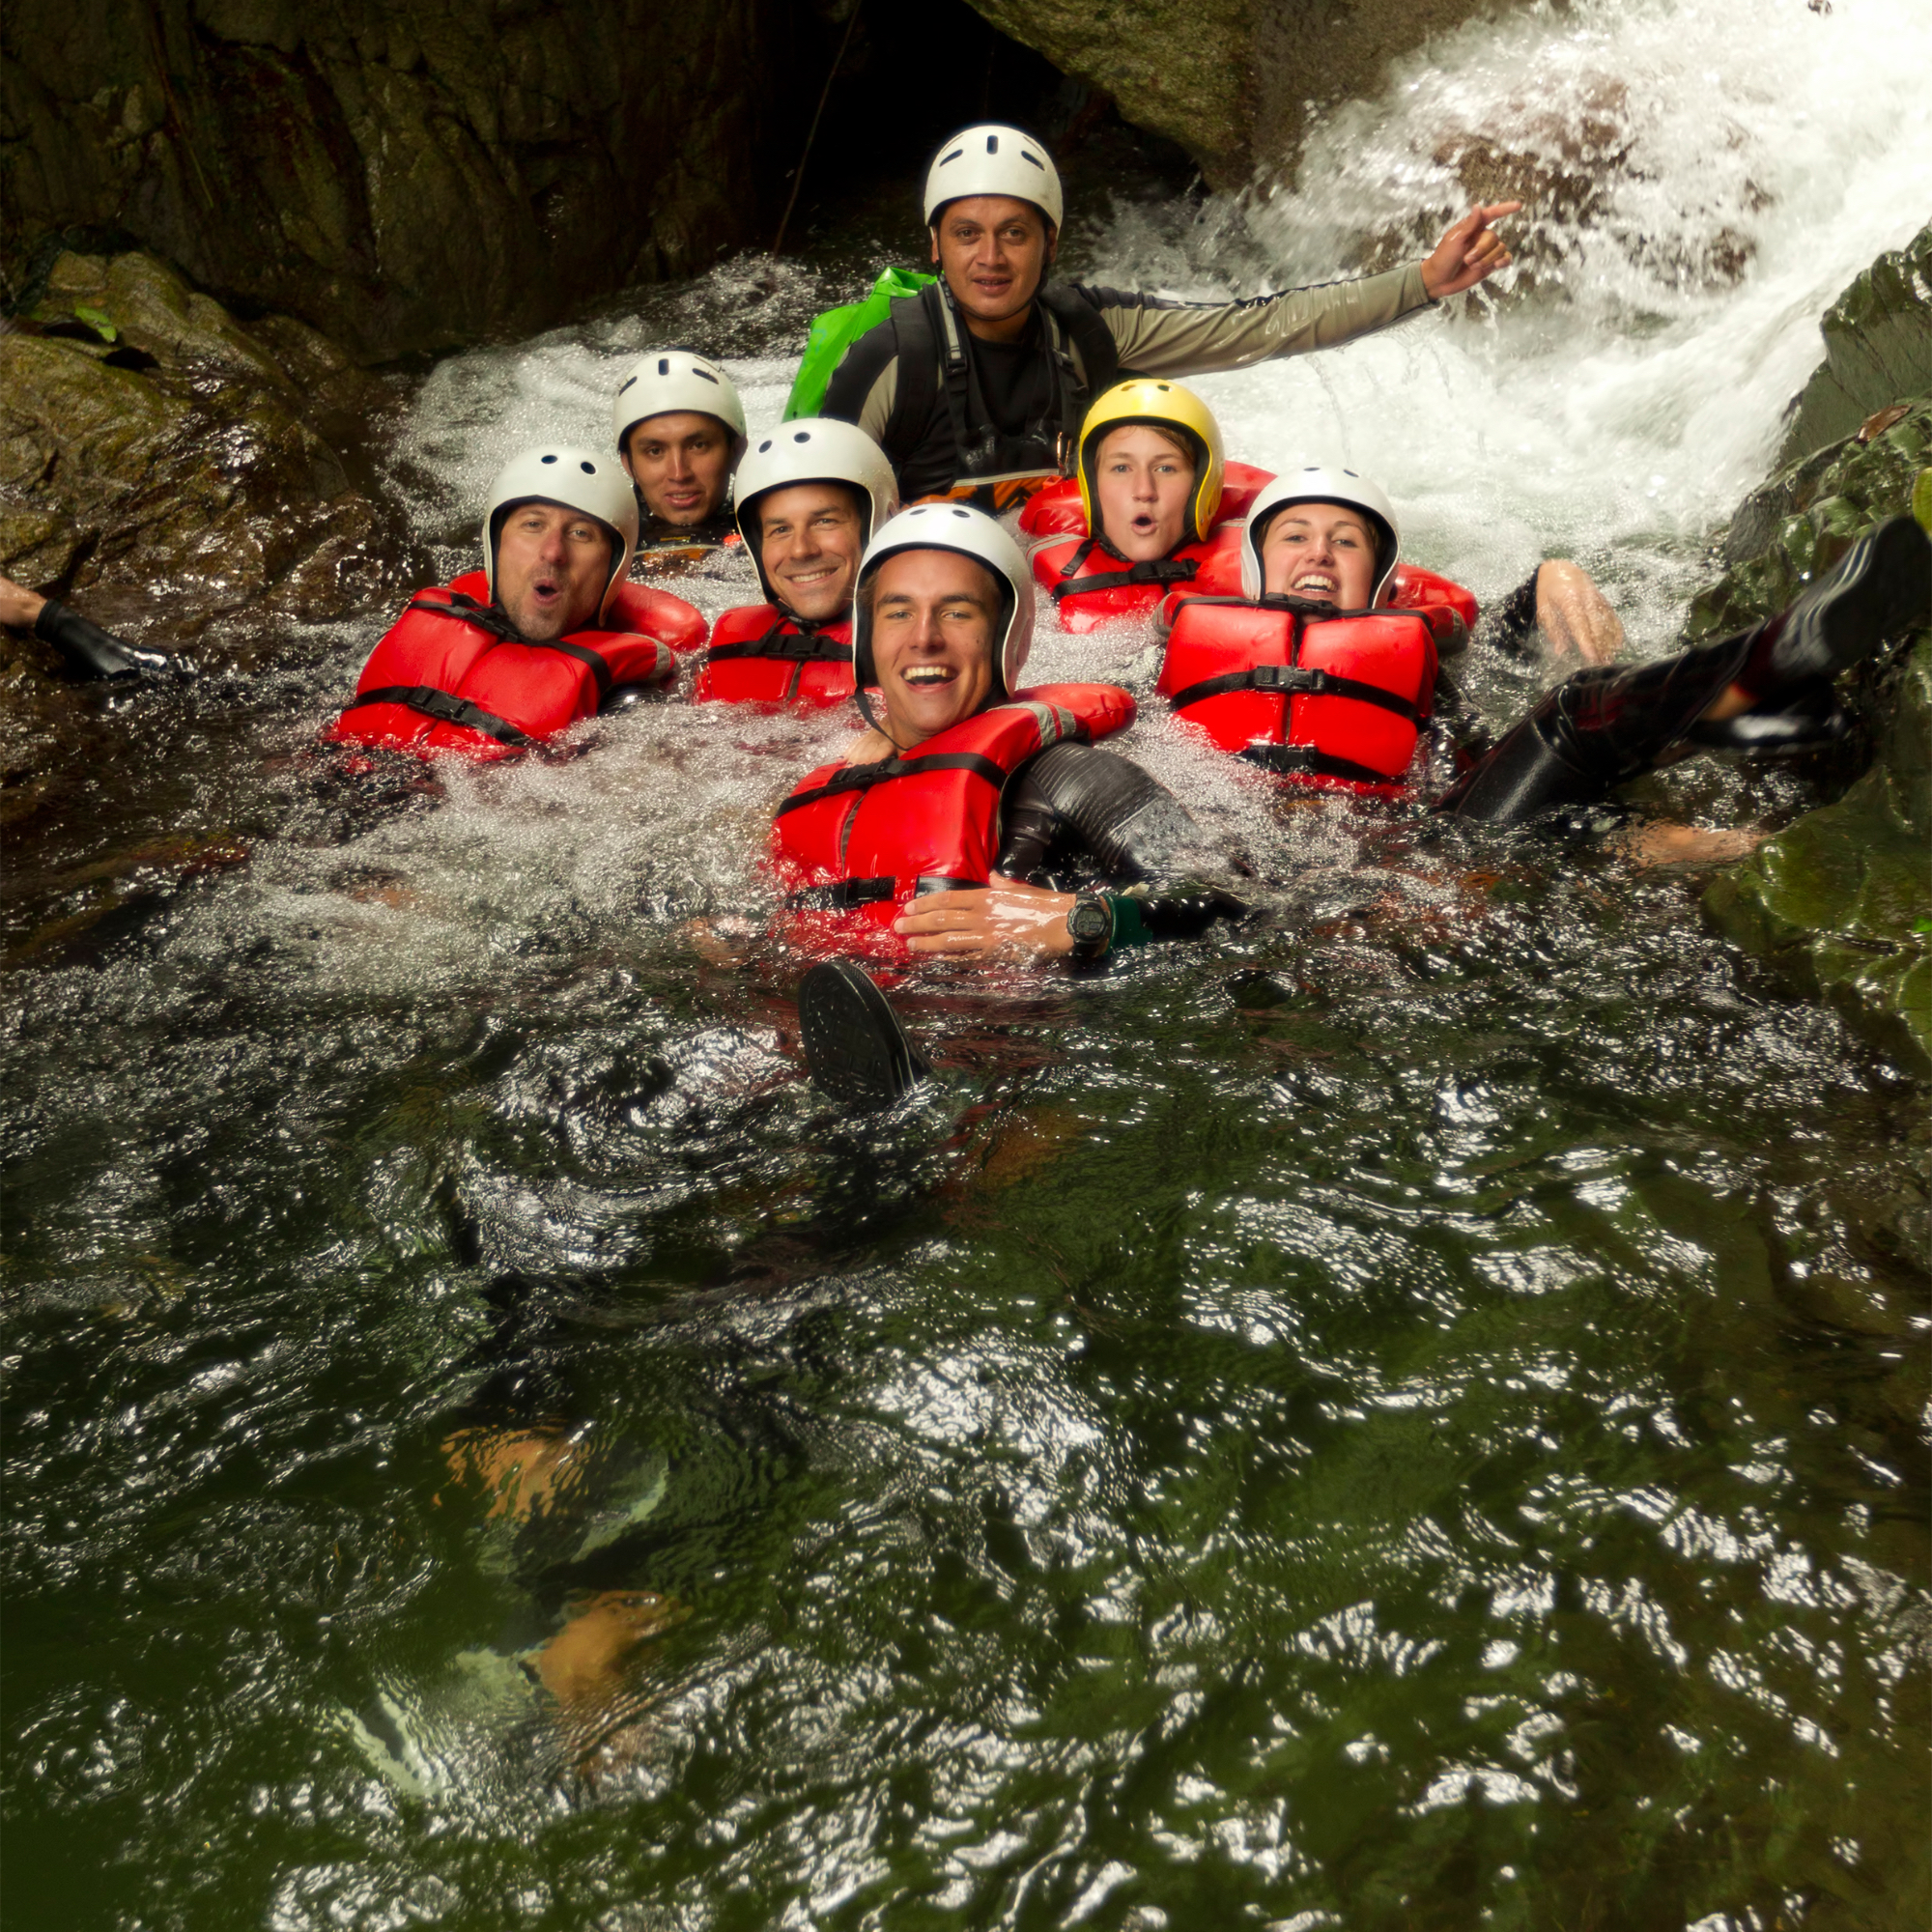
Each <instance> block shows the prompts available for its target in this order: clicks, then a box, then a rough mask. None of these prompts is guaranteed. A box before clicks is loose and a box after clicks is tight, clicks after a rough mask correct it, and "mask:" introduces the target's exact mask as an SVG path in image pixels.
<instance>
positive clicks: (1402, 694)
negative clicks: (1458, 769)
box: [1155, 597, 1435, 797]
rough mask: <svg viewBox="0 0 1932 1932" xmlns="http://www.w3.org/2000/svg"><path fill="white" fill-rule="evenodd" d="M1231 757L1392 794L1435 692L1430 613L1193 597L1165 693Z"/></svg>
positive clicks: (1312, 779)
mask: <svg viewBox="0 0 1932 1932" xmlns="http://www.w3.org/2000/svg"><path fill="white" fill-rule="evenodd" d="M1155 689H1157V690H1158V691H1159V692H1161V694H1162V695H1163V696H1165V697H1166V698H1167V700H1168V701H1169V703H1171V704H1172V705H1173V706H1174V708H1175V710H1177V711H1178V712H1179V713H1181V715H1182V716H1183V717H1185V718H1187V719H1188V720H1189V721H1190V722H1191V723H1193V724H1196V725H1201V726H1202V727H1203V728H1204V729H1205V730H1206V731H1207V733H1208V736H1209V737H1210V738H1212V739H1213V741H1214V742H1215V744H1217V745H1219V746H1220V747H1221V748H1222V749H1223V750H1224V751H1229V752H1233V753H1236V755H1237V756H1239V757H1244V758H1249V759H1252V760H1253V761H1254V762H1255V763H1256V764H1259V765H1262V766H1264V767H1265V768H1266V769H1267V770H1268V771H1271V772H1278V773H1281V774H1283V775H1285V776H1287V777H1291V778H1293V779H1295V780H1296V781H1299V782H1301V783H1304V784H1314V785H1322V786H1327V785H1340V786H1345V787H1347V788H1348V789H1350V790H1351V791H1358V792H1371V793H1378V794H1380V795H1382V796H1385V797H1392V796H1394V795H1395V794H1396V793H1397V792H1399V791H1400V790H1401V789H1402V785H1403V781H1404V778H1405V775H1406V773H1407V771H1408V767H1409V762H1410V760H1411V759H1412V758H1413V757H1414V755H1415V745H1416V739H1417V737H1418V735H1419V734H1420V731H1421V727H1422V725H1423V724H1424V723H1425V722H1426V720H1427V719H1428V717H1429V715H1430V708H1431V705H1432V703H1433V701H1434V698H1435V631H1434V629H1433V627H1432V626H1431V624H1430V622H1429V619H1428V618H1427V617H1426V616H1425V615H1423V614H1422V613H1421V612H1419V611H1397V610H1392V609H1389V608H1388V607H1386V606H1384V607H1381V608H1379V609H1377V610H1374V611H1350V612H1347V613H1345V614H1343V615H1341V616H1335V617H1323V616H1318V615H1315V614H1312V613H1311V612H1310V611H1309V607H1308V606H1306V605H1304V604H1301V603H1300V601H1299V600H1298V599H1296V600H1291V599H1287V598H1283V599H1280V600H1278V601H1276V602H1274V603H1272V604H1270V603H1267V602H1263V603H1258V604H1250V603H1245V602H1243V601H1242V600H1241V599H1240V598H1237V597H1231V598H1220V597H1183V598H1181V599H1179V601H1178V602H1177V604H1176V605H1175V606H1174V610H1173V628H1172V630H1171V631H1170V632H1169V634H1168V639H1167V652H1166V655H1165V657H1164V658H1163V660H1162V662H1161V668H1160V678H1159V680H1158V683H1157V684H1156V686H1155Z"/></svg>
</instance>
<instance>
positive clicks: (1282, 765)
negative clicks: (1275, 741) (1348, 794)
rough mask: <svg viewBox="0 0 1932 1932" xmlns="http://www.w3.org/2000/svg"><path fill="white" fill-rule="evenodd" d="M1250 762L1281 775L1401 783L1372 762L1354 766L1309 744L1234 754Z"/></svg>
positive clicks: (1254, 748)
mask: <svg viewBox="0 0 1932 1932" xmlns="http://www.w3.org/2000/svg"><path fill="white" fill-rule="evenodd" d="M1237 755H1238V756H1240V757H1243V758H1245V759H1246V760H1247V761H1248V763H1249V764H1251V765H1260V766H1261V768H1262V769H1263V770H1264V771H1268V772H1279V773H1281V774H1283V775H1284V776H1290V777H1293V776H1296V775H1300V774H1306V773H1312V774H1314V775H1315V776H1316V777H1318V778H1324V779H1347V780H1348V781H1349V782H1350V784H1370V785H1392V784H1400V783H1401V782H1402V781H1401V779H1399V778H1393V779H1392V778H1390V777H1389V775H1388V774H1387V773H1386V772H1378V771H1377V770H1376V769H1375V767H1374V766H1372V765H1358V764H1356V763H1355V761H1354V760H1353V759H1352V758H1337V757H1334V756H1332V755H1331V754H1330V753H1327V752H1318V751H1317V750H1316V749H1315V747H1314V746H1313V745H1249V746H1246V747H1244V748H1243V749H1242V750H1241V752H1239V753H1237Z"/></svg>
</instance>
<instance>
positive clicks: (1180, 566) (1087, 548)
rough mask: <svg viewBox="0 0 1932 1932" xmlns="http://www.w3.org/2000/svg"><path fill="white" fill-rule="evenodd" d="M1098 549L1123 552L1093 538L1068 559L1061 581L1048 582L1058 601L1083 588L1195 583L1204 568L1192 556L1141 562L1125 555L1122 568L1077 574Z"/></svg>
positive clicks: (1055, 599)
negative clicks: (1197, 573) (1197, 574)
mask: <svg viewBox="0 0 1932 1932" xmlns="http://www.w3.org/2000/svg"><path fill="white" fill-rule="evenodd" d="M1094 550H1104V551H1106V553H1107V554H1108V555H1109V556H1116V555H1119V553H1118V552H1116V551H1114V550H1112V549H1110V548H1109V547H1108V546H1107V545H1105V544H1103V543H1102V542H1101V541H1100V539H1099V538H1098V537H1089V538H1088V539H1087V541H1086V542H1085V543H1083V544H1082V545H1081V546H1080V548H1079V549H1078V550H1076V551H1075V552H1074V553H1073V554H1072V555H1071V556H1069V557H1068V558H1067V559H1066V562H1065V565H1064V566H1063V567H1062V569H1061V573H1060V578H1061V581H1060V582H1057V583H1050V584H1048V585H1047V588H1048V589H1049V590H1050V591H1051V592H1052V593H1053V601H1054V602H1055V603H1056V604H1058V603H1059V602H1060V600H1061V599H1062V598H1063V597H1076V596H1078V595H1079V594H1080V593H1081V592H1082V591H1083V590H1122V589H1125V588H1126V587H1127V586H1128V585H1129V584H1137V583H1156V584H1162V585H1165V584H1170V583H1191V582H1193V581H1194V574H1195V572H1196V571H1197V570H1198V569H1199V568H1200V565H1199V563H1198V561H1197V560H1196V559H1195V558H1193V557H1191V556H1160V557H1149V558H1146V559H1144V560H1143V561H1141V562H1139V563H1128V562H1127V560H1126V558H1125V557H1121V559H1120V561H1121V565H1122V567H1121V568H1120V569H1119V570H1096V571H1094V573H1092V575H1090V576H1087V577H1075V576H1074V575H1073V573H1074V572H1075V571H1076V570H1078V569H1079V568H1080V566H1081V565H1082V564H1084V563H1085V562H1086V561H1087V557H1088V554H1089V553H1091V552H1092V551H1094Z"/></svg>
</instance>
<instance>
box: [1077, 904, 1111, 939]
mask: <svg viewBox="0 0 1932 1932" xmlns="http://www.w3.org/2000/svg"><path fill="white" fill-rule="evenodd" d="M1110 923H1112V922H1111V921H1110V920H1109V919H1108V918H1107V908H1106V907H1105V906H1104V905H1103V904H1102V903H1101V902H1100V901H1099V900H1098V899H1095V898H1089V897H1088V896H1087V895H1085V894H1084V893H1083V894H1082V895H1080V897H1078V898H1077V899H1075V900H1074V901H1073V907H1072V910H1071V911H1070V912H1068V914H1067V915H1066V929H1067V931H1068V932H1070V933H1071V934H1072V935H1073V937H1074V938H1075V939H1104V938H1106V936H1107V927H1108V925H1109V924H1110Z"/></svg>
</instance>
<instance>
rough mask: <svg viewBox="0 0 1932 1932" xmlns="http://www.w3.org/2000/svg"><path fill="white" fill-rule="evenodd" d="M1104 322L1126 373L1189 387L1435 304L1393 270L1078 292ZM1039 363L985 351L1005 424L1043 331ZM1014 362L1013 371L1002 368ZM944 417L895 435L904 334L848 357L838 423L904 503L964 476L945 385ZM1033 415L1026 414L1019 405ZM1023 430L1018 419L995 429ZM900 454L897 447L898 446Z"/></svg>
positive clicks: (838, 391)
mask: <svg viewBox="0 0 1932 1932" xmlns="http://www.w3.org/2000/svg"><path fill="white" fill-rule="evenodd" d="M1068 286H1069V287H1070V288H1071V290H1072V293H1073V294H1075V295H1076V296H1078V297H1079V298H1081V299H1082V300H1084V301H1085V302H1086V303H1087V304H1088V306H1089V307H1091V308H1092V309H1093V310H1094V312H1095V313H1096V314H1097V316H1098V317H1099V319H1100V321H1101V322H1102V323H1103V324H1105V326H1106V327H1107V329H1108V332H1109V333H1110V334H1111V335H1112V336H1113V338H1114V344H1115V348H1116V350H1117V352H1118V355H1119V366H1120V368H1121V370H1122V371H1132V372H1133V373H1135V374H1137V375H1142V376H1173V377H1186V376H1197V375H1208V374H1211V373H1213V372H1215V371H1217V370H1222V369H1243V368H1246V367H1248V366H1249V365H1250V364H1251V363H1255V362H1264V361H1267V360H1269V359H1271V358H1273V357H1275V356H1282V355H1307V354H1308V353H1309V352H1310V351H1311V350H1316V349H1328V348H1332V347H1334V346H1335V345H1336V344H1338V343H1342V342H1350V341H1353V340H1354V339H1355V337H1357V336H1360V335H1369V334H1372V333H1374V332H1375V331H1376V330H1377V329H1380V328H1386V327H1389V325H1390V324H1392V323H1396V322H1400V321H1402V320H1403V318H1404V317H1406V316H1409V315H1413V314H1414V313H1415V312H1416V311H1417V310H1418V309H1423V308H1427V307H1429V306H1430V305H1431V303H1430V298H1429V294H1428V291H1427V290H1426V289H1425V288H1424V287H1423V284H1422V270H1421V267H1420V265H1419V264H1411V265H1410V266H1408V267H1407V268H1404V269H1392V270H1389V271H1388V272H1387V273H1385V274H1379V275H1370V276H1367V277H1365V278H1364V279H1362V280H1360V281H1353V282H1329V283H1324V284H1321V286H1318V287H1314V288H1305V289H1290V290H1288V291H1286V292H1284V293H1282V294H1280V295H1270V296H1256V297H1253V298H1250V299H1248V300H1246V301H1231V302H1187V301H1177V300H1174V299H1172V298H1168V297H1164V296H1150V295H1142V294H1139V293H1136V292H1134V291H1130V290H1122V289H1109V288H1100V287H1096V286H1094V285H1092V284H1088V283H1080V282H1076V283H1072V284H1069V285H1068ZM1025 340H1026V341H1028V342H1029V343H1031V344H1032V354H1031V355H1028V356H1024V357H1021V356H1016V355H1014V352H1013V351H1012V350H1007V351H1006V352H1005V354H1004V355H999V354H997V352H996V355H988V354H987V353H986V352H987V349H988V347H989V345H986V344H982V343H979V342H977V341H976V342H974V343H973V344H972V345H971V347H972V352H973V355H974V356H975V358H976V363H977V365H978V374H979V376H980V386H981V388H982V391H983V392H984V393H985V395H986V399H987V403H988V407H989V409H990V410H991V412H992V413H993V414H994V415H995V417H996V418H997V417H998V415H999V413H1000V409H1001V400H1002V396H1003V394H1004V395H1009V396H1010V395H1015V394H1016V393H1017V392H1019V391H1020V390H1022V389H1023V388H1024V387H1025V386H1026V379H1027V377H1028V375H1029V374H1030V371H1029V370H1028V369H1026V368H1025V367H1023V366H1021V365H1022V364H1023V363H1031V362H1032V361H1034V360H1037V359H1045V358H1047V356H1048V351H1047V346H1046V340H1045V336H1044V334H1043V332H1042V331H1041V330H1040V329H1038V328H1037V327H1036V328H1035V329H1034V330H1032V331H1031V333H1030V335H1029V336H1028V337H1027V338H1025ZM1068 346H1069V348H1070V349H1071V352H1072V360H1073V363H1074V366H1075V368H1076V369H1077V370H1078V372H1079V374H1080V377H1081V381H1082V383H1083V384H1085V386H1086V388H1087V389H1088V391H1089V392H1090V394H1091V392H1092V390H1093V388H1094V384H1093V381H1092V377H1091V374H1090V372H1089V371H1088V369H1087V366H1086V359H1085V357H1083V356H1082V355H1081V354H1080V350H1079V346H1078V344H1077V342H1074V341H1072V340H1070V339H1069V345H1068ZM1001 364H1006V365H1007V367H1006V368H1004V369H1003V368H1001V367H1000V365H1001ZM933 387H934V390H935V395H934V403H933V407H932V408H931V409H930V410H928V411H927V412H926V416H925V421H924V423H923V425H920V426H917V427H916V428H915V429H914V430H913V431H912V433H911V434H910V435H908V434H907V433H906V428H905V426H903V425H901V426H900V427H899V430H898V432H897V433H896V434H895V433H894V431H893V427H892V425H893V416H894V413H895V408H896V405H897V403H898V396H899V355H898V338H897V335H896V333H895V327H894V325H893V324H892V323H891V322H890V321H887V322H884V323H881V324H880V325H879V326H878V327H875V328H872V329H869V330H867V333H866V334H865V335H863V336H861V337H860V338H859V340H858V341H857V342H855V343H854V344H853V345H852V347H851V348H850V349H849V350H848V351H847V352H846V355H845V358H844V360H843V361H842V362H840V363H839V365H838V369H837V370H835V371H834V372H833V377H832V381H831V383H830V384H829V385H828V386H827V389H826V393H825V402H824V410H825V413H826V414H827V415H832V416H838V417H842V418H843V419H844V420H845V421H847V422H853V423H857V424H858V426H859V427H860V428H861V429H863V430H864V431H865V432H866V434H867V436H869V437H871V438H872V440H874V441H875V442H877V443H879V445H880V446H881V447H882V448H883V449H884V450H885V452H886V454H887V456H888V457H889V458H890V459H891V461H892V464H893V467H894V469H895V470H896V471H897V473H898V478H899V494H900V495H901V496H902V497H904V498H905V499H906V500H907V501H911V500H912V499H913V498H914V497H922V496H927V495H930V494H933V493H936V492H939V491H943V490H946V489H948V488H950V487H951V486H952V482H953V480H954V471H955V469H956V467H957V464H956V457H955V454H954V451H953V446H952V420H951V416H950V414H949V412H948V410H947V408H946V402H945V396H944V393H943V384H938V383H935V384H934V385H933ZM1015 413H1016V414H1023V413H1024V410H1023V406H1020V405H1017V404H1016V405H1015ZM995 426H996V427H999V428H1001V429H1009V430H1017V429H1018V428H1019V427H1020V425H1019V423H1018V422H1017V421H1013V422H1004V423H996V425H995ZM895 445H896V446H895Z"/></svg>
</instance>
